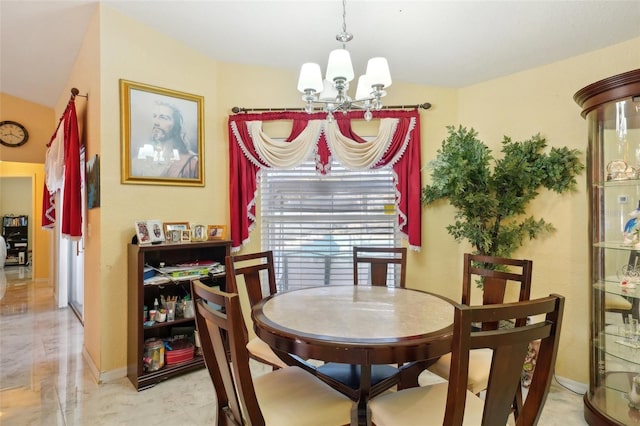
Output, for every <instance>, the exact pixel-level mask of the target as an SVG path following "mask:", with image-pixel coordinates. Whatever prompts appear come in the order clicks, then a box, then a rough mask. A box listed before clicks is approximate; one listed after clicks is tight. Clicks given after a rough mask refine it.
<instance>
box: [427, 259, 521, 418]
mask: <svg viewBox="0 0 640 426" xmlns="http://www.w3.org/2000/svg"><path fill="white" fill-rule="evenodd" d="M532 268H533V262H532V261H531V260H526V259H509V258H503V257H495V256H483V255H474V254H470V253H465V254H464V266H463V273H462V304H463V305H472V303H471V286H472V284H473V285H475V284H476V282H477V280H481V281H482V285H483V290H482V305H490V304H496V303H504V301H505V294H506V291H507V286H509V287H513V286H515V287H516V288H515V291H516V292H517V293H518V301H521V302H522V301H526V300H529V298H530V296H531V272H532ZM526 321H527V318H526V317H523V318H517V319H516V320H515V323H514V324H512V325H511V324H510V325H509V326H516V327H518V326H522V325H524V324H526ZM498 326H499V323H498V322H497V321H488V322H483V323H482V324H481V328H482V330H492V329H496V328H498ZM492 355H493V351H492V350H491V349H490V348H486V349H478V350H474V351H472V352H471V354H470V355H469V383H468V384H467V387H468V388H469V390H470V391H471V392H473V393H474V394H476V395H478V394H480V392H482V391H483V390H485V389H486V388H487V383H488V380H489V371H490V367H491V359H492ZM450 366H451V354H447V355H444V356H442V357H440V359H438V360H437V361H436V362H435V363H433V364H432V365H431V366H430V367H429V368H428V369H429V371H431V372H432V373H435V374H437V375H438V376H440V377H442V378H444V379H448V378H449V369H450ZM519 399H520V398H519ZM520 405H521V404H520V402H518V403H517V406H520Z"/></svg>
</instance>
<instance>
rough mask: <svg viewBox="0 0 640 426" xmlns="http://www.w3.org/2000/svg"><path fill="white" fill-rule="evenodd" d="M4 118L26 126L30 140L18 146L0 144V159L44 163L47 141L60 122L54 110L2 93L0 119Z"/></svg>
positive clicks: (0, 95) (0, 96)
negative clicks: (56, 119)
mask: <svg viewBox="0 0 640 426" xmlns="http://www.w3.org/2000/svg"><path fill="white" fill-rule="evenodd" d="M4 120H12V121H17V122H18V123H20V124H22V125H23V126H25V127H26V129H27V132H29V140H28V141H27V143H26V144H24V145H22V146H19V147H16V148H10V147H8V146H4V145H0V161H17V162H22V163H41V164H44V157H45V154H46V152H47V143H49V139H50V138H51V135H52V134H53V131H54V129H55V126H56V125H57V124H58V123H57V122H54V120H55V117H54V112H53V110H52V109H51V108H47V107H45V106H43V105H39V104H35V103H33V102H29V101H25V100H24V99H20V98H16V97H15V96H11V95H7V94H6V93H0V121H4Z"/></svg>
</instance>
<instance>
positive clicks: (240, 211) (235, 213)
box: [228, 110, 422, 251]
mask: <svg viewBox="0 0 640 426" xmlns="http://www.w3.org/2000/svg"><path fill="white" fill-rule="evenodd" d="M325 118H326V113H322V112H319V113H313V114H307V113H305V112H294V111H284V112H268V113H260V114H257V113H253V114H236V115H231V116H229V123H228V127H229V129H228V131H229V163H230V164H229V198H230V214H231V240H232V250H233V251H238V250H239V249H240V247H241V246H242V245H244V244H245V243H246V242H247V241H248V240H249V232H250V230H251V229H252V227H253V226H254V225H255V222H256V216H255V200H256V196H257V173H258V171H259V170H260V169H261V168H270V167H271V165H270V164H269V163H268V161H266V160H265V159H264V158H263V157H261V155H260V154H259V152H260V150H259V149H257V148H256V144H255V141H254V140H253V136H252V133H251V130H250V129H249V126H248V123H250V122H254V121H258V122H264V121H274V120H291V121H292V122H293V125H292V130H291V134H290V135H289V137H287V138H286V141H287V142H291V141H293V140H295V139H296V138H297V137H298V136H300V135H301V134H302V133H303V132H304V131H305V130H309V129H308V124H309V122H310V121H312V120H322V121H324V120H325ZM385 118H392V119H396V122H395V123H394V131H393V134H392V137H391V139H390V141H389V145H388V147H386V151H384V153H383V154H382V156H381V157H380V159H379V160H377V162H376V163H375V164H373V165H372V166H371V168H372V169H376V168H381V167H392V168H393V171H394V172H395V173H394V174H395V181H396V182H395V185H396V207H397V211H398V224H399V226H400V231H401V232H402V234H403V236H404V237H405V238H407V239H408V241H409V245H410V247H411V248H413V249H416V250H419V249H420V246H421V204H420V193H421V188H422V184H421V178H420V163H421V159H420V115H419V114H418V111H417V110H410V111H406V110H382V111H377V112H375V113H374V119H385ZM361 119H362V112H361V111H354V112H349V113H347V114H335V115H334V120H335V123H336V125H337V128H338V130H339V133H340V134H341V135H342V136H344V137H347V138H349V139H351V140H353V141H356V142H359V143H366V141H365V140H364V139H363V138H362V137H360V136H359V135H357V134H356V133H355V132H354V131H353V129H352V127H351V121H352V120H361ZM323 124H324V126H322V127H321V129H322V130H321V131H320V132H319V133H318V135H317V141H314V142H315V147H313V149H314V151H315V157H316V169H317V170H318V172H319V173H323V174H324V173H330V170H329V165H330V162H331V157H332V156H333V157H334V158H335V159H337V160H338V161H339V155H336V152H332V151H331V149H330V148H329V144H328V143H327V130H326V127H325V126H326V125H327V124H326V122H324V123H323ZM258 143H260V142H258ZM334 150H335V149H334Z"/></svg>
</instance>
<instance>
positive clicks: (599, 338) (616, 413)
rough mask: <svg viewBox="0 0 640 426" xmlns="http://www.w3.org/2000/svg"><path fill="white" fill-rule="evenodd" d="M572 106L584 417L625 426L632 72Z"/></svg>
mask: <svg viewBox="0 0 640 426" xmlns="http://www.w3.org/2000/svg"><path fill="white" fill-rule="evenodd" d="M574 99H575V100H576V102H577V103H578V104H579V105H580V107H582V108H583V111H582V116H583V117H585V118H586V120H587V125H588V134H589V145H588V150H587V162H588V169H587V191H588V193H589V221H588V227H587V229H586V230H587V232H588V233H589V244H590V251H589V277H590V280H589V283H588V285H589V289H590V296H591V297H590V317H591V318H590V322H591V335H590V348H589V349H590V353H589V391H588V392H587V393H586V394H585V396H584V405H585V408H584V417H585V420H586V421H587V422H588V423H589V424H590V425H629V424H636V423H637V422H638V421H639V420H640V410H639V409H640V406H639V407H634V406H631V405H630V403H629V399H628V396H629V392H630V390H631V388H632V386H633V383H634V378H635V377H638V379H636V380H640V328H639V326H638V319H639V315H640V312H639V311H638V307H639V306H640V303H639V302H640V69H638V70H634V71H630V72H627V73H624V74H620V75H616V76H613V77H611V78H607V79H605V80H602V81H598V82H596V83H593V84H591V85H589V86H587V87H585V88H583V89H581V90H580V91H578V92H577V93H576V94H575V96H574Z"/></svg>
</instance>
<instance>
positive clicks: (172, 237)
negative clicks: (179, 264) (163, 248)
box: [165, 229, 182, 244]
mask: <svg viewBox="0 0 640 426" xmlns="http://www.w3.org/2000/svg"><path fill="white" fill-rule="evenodd" d="M165 241H166V242H168V243H172V244H176V243H180V242H182V231H181V230H179V229H172V230H170V231H167V232H165Z"/></svg>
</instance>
